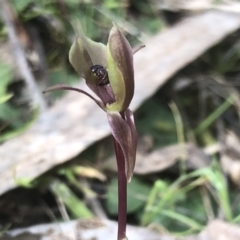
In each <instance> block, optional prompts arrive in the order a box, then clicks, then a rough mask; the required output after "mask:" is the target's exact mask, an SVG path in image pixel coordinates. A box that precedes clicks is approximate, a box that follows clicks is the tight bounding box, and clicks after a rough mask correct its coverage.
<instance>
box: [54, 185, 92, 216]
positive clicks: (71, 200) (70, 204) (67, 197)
mask: <svg viewBox="0 0 240 240" xmlns="http://www.w3.org/2000/svg"><path fill="white" fill-rule="evenodd" d="M51 190H52V191H53V192H54V194H56V195H57V196H58V197H60V198H61V199H62V200H63V202H64V204H65V205H66V206H67V208H68V209H69V211H70V212H71V213H72V214H73V215H74V216H75V217H77V218H92V217H94V215H93V213H92V212H91V211H90V210H89V209H88V208H87V207H86V205H85V204H84V203H83V202H82V201H81V200H80V199H79V198H78V197H77V196H76V195H75V194H74V193H73V192H72V190H71V189H70V188H69V187H68V186H67V185H66V184H64V183H62V182H60V181H57V180H56V181H54V182H53V183H52V184H51Z"/></svg>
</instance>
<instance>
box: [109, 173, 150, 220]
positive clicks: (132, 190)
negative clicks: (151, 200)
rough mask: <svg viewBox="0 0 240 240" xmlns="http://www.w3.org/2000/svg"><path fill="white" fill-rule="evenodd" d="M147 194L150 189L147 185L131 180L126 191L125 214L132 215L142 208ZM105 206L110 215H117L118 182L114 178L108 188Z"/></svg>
mask: <svg viewBox="0 0 240 240" xmlns="http://www.w3.org/2000/svg"><path fill="white" fill-rule="evenodd" d="M149 193H150V187H149V186H148V185H147V184H145V183H143V182H141V181H139V180H138V179H136V178H133V179H132V181H131V182H130V183H129V184H128V189H127V212H128V213H133V212H136V211H137V210H139V209H140V208H141V207H143V205H144V204H145V202H146V199H147V197H148V195H149ZM106 206H107V210H108V212H109V213H110V214H113V215H117V214H118V181H117V179H116V178H115V179H113V180H112V181H111V183H110V185H109V187H108V191H107V202H106Z"/></svg>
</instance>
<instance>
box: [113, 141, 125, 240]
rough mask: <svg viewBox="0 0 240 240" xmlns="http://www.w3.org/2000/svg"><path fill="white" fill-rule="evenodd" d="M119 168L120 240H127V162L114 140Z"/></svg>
mask: <svg viewBox="0 0 240 240" xmlns="http://www.w3.org/2000/svg"><path fill="white" fill-rule="evenodd" d="M113 142H114V149H115V155H116V159H117V168H118V235H117V236H118V237H117V239H118V240H123V239H127V237H126V224H127V178H126V173H125V160H124V155H123V151H122V149H121V147H120V145H119V143H118V142H117V141H116V140H115V138H113Z"/></svg>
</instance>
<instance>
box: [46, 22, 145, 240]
mask: <svg viewBox="0 0 240 240" xmlns="http://www.w3.org/2000/svg"><path fill="white" fill-rule="evenodd" d="M140 48H141V47H140ZM140 48H138V49H137V50H139V49H140ZM137 50H136V51H137ZM136 51H133V50H132V48H131V46H130V44H129V42H128V41H127V39H126V38H125V37H124V35H123V34H122V33H121V31H120V30H119V29H118V27H117V26H116V25H115V24H113V27H112V29H111V31H110V34H109V38H108V43H107V45H104V44H102V43H99V42H94V41H92V40H91V39H89V38H87V37H86V36H84V35H81V36H79V37H78V38H77V39H76V40H75V42H74V43H73V45H72V47H71V49H70V52H69V60H70V62H71V64H72V66H73V67H74V69H75V70H76V72H77V73H78V74H79V76H81V77H82V78H84V79H85V80H86V84H87V86H88V87H89V88H90V89H91V90H92V92H93V93H94V94H95V95H96V96H97V97H98V98H99V99H100V100H98V99H96V98H95V97H94V96H92V95H90V94H89V93H87V92H85V91H83V90H81V89H78V88H74V87H71V86H68V85H65V84H58V85H55V86H53V87H50V88H48V89H47V90H46V91H45V92H51V91H55V90H73V91H77V92H80V93H83V94H85V95H87V96H88V97H90V98H91V99H92V100H94V101H95V103H96V104H97V105H98V106H99V107H100V108H101V109H102V110H104V111H105V112H106V114H107V118H108V122H109V125H110V128H111V132H112V135H113V139H114V147H115V154H116V159H117V165H118V180H119V181H118V182H119V219H118V220H119V221H118V223H119V229H118V240H123V239H127V238H126V233H125V232H126V183H127V181H128V182H129V181H130V180H131V177H132V175H133V170H134V166H135V160H136V146H137V131H136V127H135V123H134V117H133V113H132V112H131V110H129V108H128V107H129V105H130V103H131V100H132V98H133V94H134V69H133V53H135V52H136ZM124 208H125V209H124Z"/></svg>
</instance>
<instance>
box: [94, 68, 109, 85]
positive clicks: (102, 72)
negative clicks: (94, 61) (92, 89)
mask: <svg viewBox="0 0 240 240" xmlns="http://www.w3.org/2000/svg"><path fill="white" fill-rule="evenodd" d="M91 71H92V73H93V74H94V75H95V76H96V77H97V79H98V85H99V86H104V85H107V84H109V79H108V72H107V70H106V69H105V68H104V67H103V66H101V65H94V66H92V67H91Z"/></svg>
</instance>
